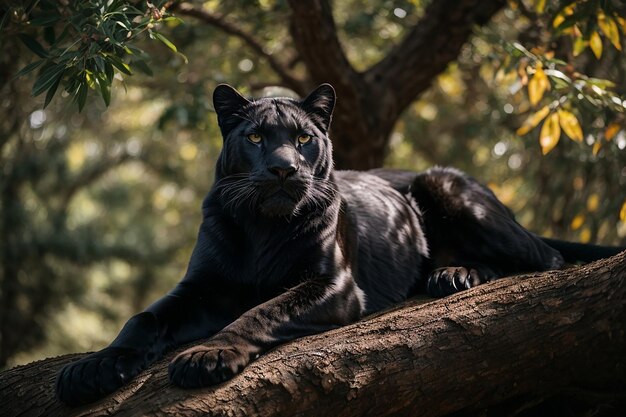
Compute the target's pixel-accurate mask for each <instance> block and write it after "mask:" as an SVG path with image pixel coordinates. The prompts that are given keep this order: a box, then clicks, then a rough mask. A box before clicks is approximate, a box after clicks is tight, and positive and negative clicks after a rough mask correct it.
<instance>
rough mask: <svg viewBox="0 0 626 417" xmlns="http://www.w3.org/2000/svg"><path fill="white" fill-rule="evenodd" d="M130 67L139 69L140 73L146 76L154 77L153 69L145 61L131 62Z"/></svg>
mask: <svg viewBox="0 0 626 417" xmlns="http://www.w3.org/2000/svg"><path fill="white" fill-rule="evenodd" d="M130 65H132V66H133V67H134V68H137V69H138V70H139V71H141V72H143V73H144V74H146V75H149V76H151V77H152V76H153V75H154V73H153V72H152V68H150V67H149V66H148V64H147V63H146V61H144V60H141V59H137V60H134V61H131V62H130Z"/></svg>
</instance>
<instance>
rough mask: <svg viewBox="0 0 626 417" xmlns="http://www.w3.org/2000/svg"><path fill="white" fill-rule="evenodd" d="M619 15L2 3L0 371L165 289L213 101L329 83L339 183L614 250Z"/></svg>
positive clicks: (205, 178) (601, 7) (192, 218)
mask: <svg viewBox="0 0 626 417" xmlns="http://www.w3.org/2000/svg"><path fill="white" fill-rule="evenodd" d="M624 15H625V12H624V5H623V4H622V2H620V1H594V0H588V1H579V2H575V3H574V2H562V1H550V0H546V1H530V0H528V1H521V0H520V1H509V2H508V3H507V2H504V1H502V0H484V1H474V0H461V1H458V0H454V1H452V0H449V1H448V0H438V1H418V0H366V1H361V0H359V1H356V0H343V1H334V2H330V1H323V0H315V1H310V2H309V1H306V2H303V1H296V0H294V1H286V0H257V1H249V0H233V1H217V0H211V1H152V2H148V1H104V0H101V1H96V0H90V1H86V0H79V1H63V0H62V1H46V0H39V1H27V0H9V1H6V2H3V3H2V4H1V5H0V45H1V48H2V54H0V61H1V63H0V81H1V83H0V99H1V105H2V112H3V113H2V118H0V119H1V120H0V128H1V131H0V191H1V192H2V194H1V196H0V215H1V217H2V219H1V222H0V234H1V235H0V256H1V258H0V265H1V267H2V270H1V271H0V287H1V288H0V306H1V307H0V366H6V365H7V364H12V363H19V362H23V361H26V360H28V359H31V358H33V357H37V356H43V355H51V354H58V353H62V352H67V351H76V350H92V349H96V348H99V347H100V346H102V345H103V344H104V343H106V341H107V340H110V338H111V337H114V335H115V333H116V331H117V330H119V326H120V325H121V323H122V322H123V320H124V318H127V317H128V316H129V315H130V314H132V313H133V312H136V311H138V310H141V309H142V308H145V307H146V305H148V304H149V303H150V301H152V300H153V299H154V298H155V297H156V296H158V295H159V294H162V293H163V292H164V291H166V290H167V288H168V286H170V285H172V284H173V283H174V282H175V281H176V280H177V279H179V278H180V275H181V274H182V273H183V272H184V268H185V263H186V261H187V259H188V256H189V254H190V251H191V247H192V245H193V242H194V238H195V233H196V227H197V224H198V222H199V219H200V211H199V206H200V202H201V199H202V197H203V195H204V193H206V191H207V190H208V188H209V187H210V184H211V179H212V166H213V164H214V161H215V158H216V157H217V154H218V152H219V149H220V142H221V139H220V136H219V131H218V128H217V126H216V122H215V118H214V115H213V114H212V112H211V110H212V108H211V103H210V94H211V91H212V89H213V88H214V87H215V86H216V85H217V84H218V83H221V82H228V83H230V84H232V85H234V86H236V87H238V88H239V89H240V90H241V91H243V92H244V93H245V94H250V95H254V96H258V95H263V94H270V95H271V94H280V95H291V96H294V97H295V96H298V95H303V94H306V92H307V91H308V90H309V89H310V88H312V87H314V86H315V85H316V84H318V83H321V82H330V83H332V84H333V85H334V86H335V87H336V88H337V92H338V96H339V101H338V107H337V110H336V113H335V118H334V127H333V132H332V137H333V141H334V148H335V154H336V162H337V166H338V167H341V168H358V169H366V168H371V167H374V166H380V165H381V164H383V162H384V163H385V164H386V165H388V166H394V167H402V168H407V169H414V170H421V169H425V168H428V167H429V166H432V165H435V164H440V165H453V166H457V167H459V168H462V169H464V170H466V171H468V172H470V173H472V174H473V175H475V176H476V177H478V178H479V179H481V180H482V181H484V182H487V183H488V184H489V186H490V187H491V188H492V189H493V190H494V191H495V192H496V194H497V195H498V197H499V198H500V199H502V200H503V201H504V202H505V203H506V204H507V205H509V206H510V207H511V208H512V209H513V210H514V211H515V212H516V214H517V215H518V218H519V220H520V221H521V222H522V223H523V224H524V225H525V226H527V227H530V228H531V229H532V230H533V231H535V232H537V233H541V234H546V235H553V236H557V237H561V238H568V239H573V240H580V241H592V242H593V241H602V242H603V243H622V244H623V242H624V237H625V236H626V206H625V205H624V202H625V201H624V200H625V198H626V196H625V195H624V191H623V190H624V189H625V187H626V168H625V167H626V154H625V152H624V148H625V147H626V133H625V131H624V103H623V101H622V99H623V97H624V95H625V94H626V82H624V80H625V79H626V76H625V74H626V62H625V59H624V54H623V52H622V51H621V49H622V47H623V45H624V31H625V30H624V23H623V18H624ZM183 54H184V55H183ZM33 96H35V97H33ZM620 216H621V219H620ZM15 328H20V329H23V330H22V331H21V332H20V333H15V332H14V331H13V329H15Z"/></svg>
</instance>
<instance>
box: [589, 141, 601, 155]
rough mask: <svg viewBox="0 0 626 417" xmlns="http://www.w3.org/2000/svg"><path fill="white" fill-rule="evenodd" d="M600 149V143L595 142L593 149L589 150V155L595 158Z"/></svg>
mask: <svg viewBox="0 0 626 417" xmlns="http://www.w3.org/2000/svg"><path fill="white" fill-rule="evenodd" d="M600 148H602V142H600V141H597V142H596V143H594V144H593V148H591V153H592V154H593V155H594V156H596V155H597V154H598V152H600Z"/></svg>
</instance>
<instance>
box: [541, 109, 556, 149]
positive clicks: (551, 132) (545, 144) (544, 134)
mask: <svg viewBox="0 0 626 417" xmlns="http://www.w3.org/2000/svg"><path fill="white" fill-rule="evenodd" d="M560 137H561V127H560V126H559V115H558V114H557V113H552V114H551V115H550V117H548V118H547V119H546V121H545V122H543V126H541V133H540V134H539V144H540V145H541V152H542V153H543V154H544V155H546V154H547V153H548V152H550V151H551V150H552V149H553V148H554V147H555V146H556V144H557V143H559V138H560Z"/></svg>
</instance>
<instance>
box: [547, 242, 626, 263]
mask: <svg viewBox="0 0 626 417" xmlns="http://www.w3.org/2000/svg"><path fill="white" fill-rule="evenodd" d="M541 240H543V241H544V242H545V243H546V244H547V245H548V246H551V247H552V248H554V249H556V250H558V251H559V252H561V255H562V256H563V258H564V259H565V262H568V263H576V262H592V261H597V260H598V259H602V258H608V257H609V256H613V255H617V254H618V253H620V252H621V251H623V250H626V247H619V246H601V245H590V244H587V243H576V242H567V241H565V240H558V239H550V238H547V237H542V238H541Z"/></svg>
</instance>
